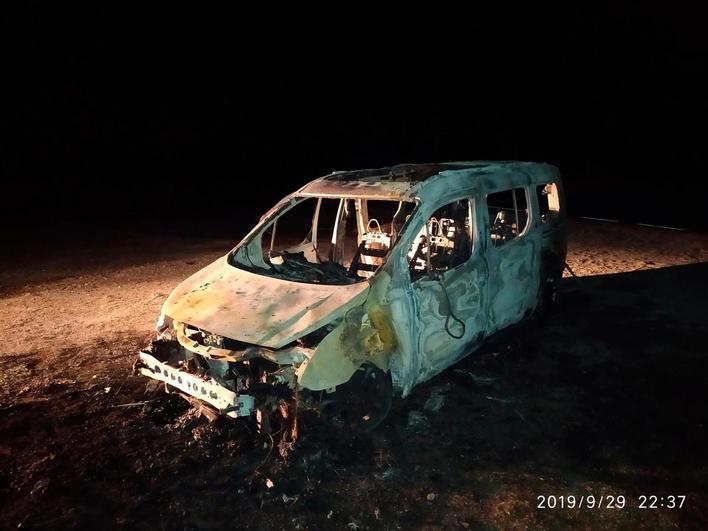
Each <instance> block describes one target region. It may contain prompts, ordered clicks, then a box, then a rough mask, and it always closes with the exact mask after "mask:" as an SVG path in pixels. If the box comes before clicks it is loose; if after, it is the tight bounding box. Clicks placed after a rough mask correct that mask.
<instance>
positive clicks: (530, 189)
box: [140, 161, 566, 417]
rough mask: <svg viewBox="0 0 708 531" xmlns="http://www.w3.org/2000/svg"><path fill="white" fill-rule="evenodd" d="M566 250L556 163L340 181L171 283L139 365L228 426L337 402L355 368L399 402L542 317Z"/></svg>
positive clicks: (410, 168)
mask: <svg viewBox="0 0 708 531" xmlns="http://www.w3.org/2000/svg"><path fill="white" fill-rule="evenodd" d="M302 235H304V238H302V239H300V237H301V236H302ZM565 254H566V237H565V205H564V198H563V192H562V185H561V179H560V174H559V172H558V170H557V168H555V167H554V166H551V165H548V164H542V163H532V162H487V161H478V162H450V163H441V164H402V165H398V166H393V167H389V168H381V169H373V170H359V171H348V172H334V173H331V174H329V175H326V176H324V177H321V178H319V179H316V180H314V181H312V182H310V183H308V184H306V185H305V186H303V187H302V188H300V189H299V190H298V191H296V192H294V193H293V194H291V195H289V196H287V197H285V198H284V199H283V200H282V201H280V202H279V203H278V204H277V205H275V206H274V207H273V208H272V209H271V210H270V211H269V212H267V213H266V214H265V215H264V216H263V217H262V218H261V221H260V222H259V223H258V224H257V225H256V227H255V228H254V229H253V230H252V231H251V232H250V233H249V234H248V235H247V236H246V237H245V238H244V239H243V240H242V241H241V242H240V243H239V244H238V245H237V246H236V247H235V248H234V249H232V250H231V251H230V252H229V253H227V254H226V255H225V256H223V257H221V258H219V259H218V260H216V261H214V262H213V263H212V264H210V265H208V266H207V267H205V268H204V269H202V270H201V271H199V272H197V273H196V274H194V275H192V276H191V277H189V278H188V279H186V280H185V281H184V282H182V283H181V284H179V285H178V286H177V287H176V288H175V290H174V291H173V292H172V293H171V294H170V295H169V297H168V298H167V300H166V301H165V303H164V305H163V307H162V315H161V316H160V319H159V321H158V326H157V329H158V333H159V340H158V341H157V342H156V343H155V344H154V345H153V347H152V348H151V349H148V350H146V351H144V352H141V353H140V359H141V361H140V370H141V372H142V373H143V374H145V375H147V376H150V377H153V378H156V379H160V380H163V381H165V382H166V383H167V384H168V389H171V390H177V391H179V392H180V393H181V394H183V395H186V396H188V397H191V399H192V400H193V399H195V398H196V399H198V400H199V401H200V403H201V404H203V405H205V406H207V407H208V408H209V409H211V410H212V413H214V414H219V413H220V414H227V415H230V416H232V417H238V416H248V415H251V414H252V413H253V412H258V413H259V414H261V413H262V412H264V411H265V410H269V411H272V410H275V409H277V408H278V407H280V406H279V404H280V405H282V402H283V401H288V400H291V398H292V395H293V393H294V394H295V395H296V396H298V397H301V396H302V395H303V394H307V393H320V395H319V397H320V398H319V399H320V400H321V395H322V394H325V395H326V394H328V393H330V394H333V395H336V393H337V391H338V390H339V389H341V388H343V387H346V386H347V385H348V384H349V382H350V381H351V380H354V378H353V377H354V376H355V375H356V374H357V373H358V372H360V371H362V370H363V368H365V367H368V368H370V369H371V370H369V372H367V375H370V377H371V378H376V377H377V376H378V378H379V381H380V380H381V379H385V380H386V381H387V382H386V384H378V385H377V386H375V388H376V392H374V391H372V389H373V388H372V387H371V386H369V387H366V386H363V387H361V386H360V389H361V393H364V394H368V395H371V396H369V399H370V400H371V399H375V400H380V398H378V397H376V396H375V395H376V393H381V392H382V393H386V394H389V393H391V392H393V393H396V394H399V395H401V396H404V397H405V396H406V395H407V394H409V393H410V392H411V390H412V389H413V387H414V386H415V385H417V384H419V383H421V382H424V381H426V380H428V379H430V378H431V377H433V376H435V375H436V374H438V373H440V372H441V371H442V370H444V369H445V368H447V367H449V366H450V365H452V364H454V363H455V362H456V361H458V360H459V359H461V358H462V357H464V356H466V355H467V354H469V353H471V352H473V351H474V350H475V349H477V348H478V347H479V346H480V345H481V344H482V343H483V341H484V340H485V339H487V338H489V337H490V336H492V335H493V334H495V333H497V332H499V331H500V330H502V329H504V328H507V327H509V326H511V325H514V324H516V323H519V322H521V321H522V320H524V319H525V318H527V317H529V316H531V315H533V314H534V313H537V312H539V311H541V310H542V309H544V308H546V307H548V305H549V304H551V303H552V302H553V301H554V300H555V296H556V289H557V285H558V282H559V279H560V277H561V274H562V270H563V266H564V264H565ZM372 371H373V372H372ZM384 414H385V413H384ZM365 416H366V415H365Z"/></svg>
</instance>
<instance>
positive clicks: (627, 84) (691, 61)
mask: <svg viewBox="0 0 708 531" xmlns="http://www.w3.org/2000/svg"><path fill="white" fill-rule="evenodd" d="M702 20H703V17H702V16H701V15H700V14H699V13H692V12H682V11H679V10H678V8H674V10H673V11H668V10H667V9H666V8H665V7H664V8H647V7H643V8H639V7H632V8H629V7H627V8H617V7H613V8H608V9H603V10H600V9H593V10H590V9H587V10H579V9H570V10H568V9H566V10H563V11H557V10H550V9H548V10H546V11H544V12H541V11H539V10H538V9H537V8H534V9H533V10H527V11H524V12H521V11H518V10H517V9H516V8H514V7H513V6H506V7H505V8H502V9H501V10H499V11H497V12H494V13H492V12H490V11H489V10H484V11H483V10H479V11H471V10H470V9H469V8H465V10H464V11H459V12H456V13H453V12H448V13H436V14H432V13H430V12H429V11H428V10H427V9H421V10H420V11H417V12H415V13H411V12H410V11H399V12H387V13H383V12H381V9H380V8H370V9H366V8H363V7H357V8H356V9H355V8H354V7H347V8H343V9H342V11H339V12H330V11H328V10H326V8H324V7H317V8H312V10H311V11H308V12H304V11H302V8H301V7H298V10H297V11H293V10H292V9H291V10H289V11H287V12H286V11H284V10H283V8H281V7H277V6H269V7H268V8H267V12H265V13H246V12H230V13H221V12H216V11H209V12H207V11H202V12H193V11H183V12H179V13H175V12H174V8H173V7H165V9H164V11H158V10H157V9H156V8H155V10H154V12H151V13H146V12H144V10H134V11H132V10H129V9H127V8H125V7H124V8H123V10H121V11H115V12H112V11H110V10H102V11H100V12H99V11H97V10H96V8H95V7H88V6H83V7H73V8H71V9H69V8H67V7H66V6H52V5H51V4H42V3H37V4H30V5H29V6H28V7H26V9H24V10H23V12H22V13H14V14H7V15H6V16H5V19H4V30H5V31H4V35H5V51H6V53H5V54H4V55H5V57H6V61H5V65H4V75H3V78H4V83H3V84H4V86H5V87H6V89H9V90H7V91H6V92H5V95H4V96H2V115H1V116H2V132H1V134H2V138H1V140H2V143H1V144H0V157H1V164H2V166H1V171H2V189H3V192H2V198H3V200H2V204H3V206H2V211H1V213H0V217H1V219H2V222H3V224H4V225H5V226H16V225H17V226H19V225H27V224H29V225H32V226H36V227H39V228H40V229H41V227H42V226H46V225H49V224H56V223H59V222H67V221H69V222H78V223H79V224H85V225H86V226H87V227H90V229H89V230H98V228H99V227H100V226H101V225H102V224H112V225H116V224H117V225H122V224H126V225H137V226H139V227H145V228H146V229H147V228H154V227H162V228H166V229H167V230H176V231H177V230H186V229H188V228H189V227H202V228H206V230H207V231H209V230H215V231H216V230H219V231H221V230H226V231H230V232H233V233H234V237H236V236H240V235H241V233H242V231H243V230H246V229H247V228H248V227H249V226H251V225H252V224H253V223H254V222H255V221H256V220H257V219H258V217H259V216H260V214H261V213H262V212H263V211H264V210H265V209H266V208H268V207H269V206H270V205H271V204H272V203H274V202H275V201H276V200H278V199H279V198H280V197H282V196H283V195H285V194H287V193H289V192H291V191H293V190H294V189H296V188H298V187H299V186H301V185H302V184H304V183H305V182H307V181H309V180H311V179H313V178H315V177H317V176H319V175H322V174H325V173H327V172H329V171H331V170H335V169H357V168H366V167H378V166H385V165H391V164H396V163H401V162H431V161H446V160H475V159H519V160H536V161H546V162H550V163H553V164H556V165H557V166H559V167H560V169H561V171H562V173H563V175H564V179H565V183H566V193H567V196H568V204H569V208H570V213H571V214H572V215H576V216H578V215H587V216H599V217H610V218H618V219H621V220H626V221H639V222H648V223H658V224H666V225H677V226H682V227H693V228H705V227H707V226H708V223H706V221H705V218H706V214H705V212H706V208H705V204H706V200H705V196H706V193H707V192H708V185H707V184H706V179H705V176H706V170H707V169H708V156H707V155H706V145H707V142H706V134H705V128H706V118H708V87H707V86H706V85H707V83H706V81H705V77H706V76H705V74H706V70H707V68H706V60H707V59H708V46H707V45H706V38H705V30H704V28H703V23H702Z"/></svg>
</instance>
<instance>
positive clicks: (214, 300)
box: [162, 256, 369, 348]
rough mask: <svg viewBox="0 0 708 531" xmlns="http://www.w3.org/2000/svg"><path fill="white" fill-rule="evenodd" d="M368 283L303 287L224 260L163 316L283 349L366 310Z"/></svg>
mask: <svg viewBox="0 0 708 531" xmlns="http://www.w3.org/2000/svg"><path fill="white" fill-rule="evenodd" d="M368 288H369V283H368V282H366V281H363V282H358V283H356V284H348V285H341V286H327V285H322V284H305V283H299V282H290V281H287V280H281V279H277V278H272V277H267V276H262V275H257V274H255V273H251V272H249V271H245V270H243V269H238V268H236V267H234V266H232V265H230V264H229V263H228V262H227V257H225V256H224V257H221V258H219V259H218V260H216V261H214V262H213V263H211V264H210V265H208V266H206V267H205V268H204V269H202V270H201V271H198V272H197V273H195V274H194V275H192V276H191V277H189V278H188V279H186V280H185V281H183V282H182V283H181V284H179V285H178V286H177V287H176V288H175V289H174V291H172V293H171V294H170V296H169V297H168V298H167V300H166V301H165V303H164V304H163V305H162V313H164V314H166V315H168V316H169V317H171V318H172V319H174V320H176V321H180V322H183V323H187V324H190V325H192V326H195V327H197V328H200V329H202V330H206V331H209V332H211V333H213V334H218V335H220V336H224V337H228V338H231V339H235V340H237V341H243V342H244V343H251V344H254V345H260V346H264V347H270V348H280V347H283V346H285V345H287V344H288V343H291V342H292V341H295V340H296V339H298V338H300V337H302V336H303V335H306V334H309V333H310V332H312V331H314V330H317V329H318V328H320V327H322V326H324V325H326V324H327V323H329V322H330V321H332V320H334V319H336V318H338V317H340V316H341V315H342V314H343V313H344V312H345V311H346V310H348V309H349V308H351V307H353V306H356V305H358V304H362V303H363V302H364V300H365V298H366V294H367V292H368Z"/></svg>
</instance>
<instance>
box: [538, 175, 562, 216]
mask: <svg viewBox="0 0 708 531" xmlns="http://www.w3.org/2000/svg"><path fill="white" fill-rule="evenodd" d="M536 197H537V198H538V209H539V212H538V213H539V219H540V221H541V223H546V222H548V221H550V220H552V219H553V218H555V217H556V216H557V215H558V213H559V212H560V198H559V197H558V187H557V186H556V185H555V183H548V184H540V185H538V186H537V187H536Z"/></svg>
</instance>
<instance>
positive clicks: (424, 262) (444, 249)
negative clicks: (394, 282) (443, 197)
mask: <svg viewBox="0 0 708 531" xmlns="http://www.w3.org/2000/svg"><path fill="white" fill-rule="evenodd" d="M472 207H473V203H472V202H471V201H469V200H468V199H460V200H457V201H453V202H452V203H449V204H447V205H445V206H443V207H441V208H439V209H438V210H436V211H435V212H434V213H433V215H432V216H430V218H428V220H427V221H426V223H425V224H424V225H423V226H422V227H421V228H420V229H419V230H418V233H417V234H416V237H415V239H414V240H413V244H412V245H411V248H410V249H409V251H408V266H409V270H410V273H411V279H412V280H414V281H415V280H418V279H419V278H421V277H423V276H424V275H425V274H426V273H427V272H430V273H441V272H443V271H447V270H448V269H451V268H453V267H456V266H458V265H460V264H462V263H464V262H466V261H467V260H468V259H469V257H470V255H471V254H472V247H473V244H474V239H473V222H472V221H471V220H472V219H473V215H472V212H473V211H472Z"/></svg>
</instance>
